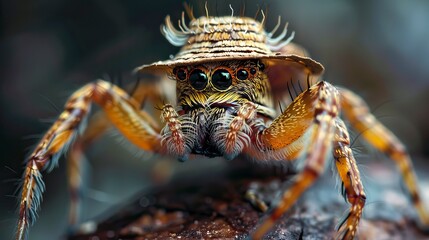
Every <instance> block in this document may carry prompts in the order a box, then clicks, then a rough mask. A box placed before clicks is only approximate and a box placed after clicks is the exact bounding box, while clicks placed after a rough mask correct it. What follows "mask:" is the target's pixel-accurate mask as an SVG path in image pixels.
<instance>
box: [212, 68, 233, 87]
mask: <svg viewBox="0 0 429 240" xmlns="http://www.w3.org/2000/svg"><path fill="white" fill-rule="evenodd" d="M212 84H213V86H214V87H215V88H217V89H219V90H225V89H227V88H229V86H231V84H232V77H231V74H230V73H229V72H228V71H227V70H225V69H219V70H216V71H215V72H214V73H213V75H212Z"/></svg>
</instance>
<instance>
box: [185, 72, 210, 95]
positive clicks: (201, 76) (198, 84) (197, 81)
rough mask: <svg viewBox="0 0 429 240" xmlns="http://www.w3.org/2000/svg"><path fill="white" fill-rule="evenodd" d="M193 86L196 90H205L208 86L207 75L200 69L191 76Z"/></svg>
mask: <svg viewBox="0 0 429 240" xmlns="http://www.w3.org/2000/svg"><path fill="white" fill-rule="evenodd" d="M189 81H190V82H191V86H192V87H193V88H195V89H196V90H203V89H204V88H206V86H207V81H208V80H207V75H206V74H205V73H204V72H203V71H202V70H200V69H195V70H194V71H192V72H191V74H190V75H189Z"/></svg>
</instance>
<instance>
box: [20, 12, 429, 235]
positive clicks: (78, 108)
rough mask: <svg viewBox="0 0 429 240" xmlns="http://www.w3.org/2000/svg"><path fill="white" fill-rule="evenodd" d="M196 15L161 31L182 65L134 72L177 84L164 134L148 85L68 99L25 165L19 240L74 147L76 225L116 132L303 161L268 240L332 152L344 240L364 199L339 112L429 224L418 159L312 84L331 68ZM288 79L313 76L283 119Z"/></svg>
mask: <svg viewBox="0 0 429 240" xmlns="http://www.w3.org/2000/svg"><path fill="white" fill-rule="evenodd" d="M191 18H192V19H191V21H190V23H189V25H186V24H185V20H184V17H182V21H181V22H180V21H179V29H180V30H178V29H176V28H175V27H173V24H172V23H171V21H170V18H169V17H167V18H166V25H165V26H163V28H162V32H163V34H164V35H165V37H166V38H167V39H168V40H169V42H170V43H172V44H174V45H175V46H182V49H181V50H180V52H179V53H178V54H177V55H176V56H175V58H173V59H171V60H167V61H161V62H156V63H153V64H151V65H143V66H141V67H139V68H137V69H136V71H137V72H155V73H162V74H166V75H167V76H168V77H169V78H170V79H172V80H173V81H174V82H175V84H176V99H177V101H176V102H177V105H176V106H174V105H172V104H165V105H164V106H163V107H162V108H161V111H162V113H161V119H162V120H163V121H164V122H165V125H164V126H163V127H159V126H158V124H157V123H156V121H154V120H153V119H152V118H151V117H150V116H149V115H148V114H147V113H146V112H145V111H144V110H142V105H143V102H144V100H146V99H157V98H161V96H162V95H163V93H162V92H161V90H160V89H159V88H157V87H155V86H151V85H144V84H141V85H139V86H138V87H137V88H136V89H134V91H133V92H132V93H131V94H128V93H127V92H126V91H124V90H122V89H121V88H119V87H117V86H115V85H113V84H111V83H108V82H106V81H103V80H98V81H96V82H94V83H89V84H87V85H85V86H83V87H82V88H80V89H79V90H77V91H76V92H74V93H73V94H72V96H71V97H70V98H69V100H68V101H67V103H66V105H65V110H64V112H63V113H61V115H60V116H59V118H58V120H57V121H56V122H55V123H54V124H53V126H52V127H51V128H50V129H49V130H48V132H47V133H46V134H45V135H44V137H43V138H42V140H41V141H40V142H39V144H38V145H37V147H36V149H35V150H34V151H33V152H32V154H31V155H30V157H29V159H28V161H27V163H26V164H27V165H26V166H27V167H26V169H25V173H24V177H23V187H22V192H21V201H20V208H19V221H18V230H17V235H16V238H17V239H23V238H25V233H26V229H27V228H28V226H29V225H30V224H31V223H32V222H33V221H34V218H35V211H36V210H37V209H38V207H39V204H40V200H41V193H42V192H43V191H44V184H43V181H42V180H41V171H42V170H48V171H49V170H51V169H52V168H53V166H55V165H56V163H57V161H58V157H59V155H60V153H61V152H63V151H64V150H66V148H68V146H71V147H70V154H69V158H68V160H69V161H68V162H69V164H70V165H72V166H74V167H73V168H71V171H70V174H69V183H70V189H71V191H72V197H73V199H72V207H71V218H70V222H71V223H75V222H76V214H75V210H76V202H77V194H76V192H77V191H78V188H79V185H80V178H79V177H77V176H78V174H79V173H78V172H79V171H78V170H79V167H80V164H79V163H80V157H81V151H82V148H83V146H85V145H86V143H88V142H89V141H91V140H92V139H93V138H95V137H96V136H98V135H100V133H101V132H103V131H104V130H105V129H106V128H107V126H109V125H113V126H115V127H116V128H117V129H118V130H119V131H120V133H122V134H123V135H124V137H125V138H127V139H128V140H129V141H130V142H131V143H133V144H134V145H136V146H138V147H139V148H141V149H143V150H145V151H149V152H154V153H157V154H163V155H169V156H173V157H176V158H178V159H179V160H182V161H183V160H186V159H187V157H188V156H189V155H190V154H199V155H205V156H207V157H215V156H223V157H225V158H227V159H233V158H235V157H236V156H238V155H240V154H241V155H246V156H248V157H250V158H253V159H256V160H257V161H268V160H277V161H291V160H294V159H296V158H298V157H299V156H301V157H302V158H303V160H304V167H303V168H302V170H301V171H300V173H299V174H298V175H297V176H296V178H295V179H294V180H293V184H292V185H291V187H290V188H289V189H287V190H286V191H285V192H284V194H283V196H282V200H281V201H280V204H279V205H278V206H277V207H276V208H275V209H274V210H273V213H272V214H271V215H270V217H269V218H267V219H266V220H265V221H264V222H263V223H262V224H261V225H260V226H257V227H256V230H255V232H254V233H253V234H252V237H254V238H261V237H262V236H263V235H264V234H265V233H266V232H267V231H269V230H270V228H271V227H272V226H273V225H274V224H275V222H276V220H277V219H278V218H280V217H281V216H282V214H283V213H284V212H286V211H287V210H288V209H289V208H290V207H291V205H292V204H294V202H295V201H296V200H297V199H298V198H299V196H300V195H301V193H302V192H303V191H305V190H306V189H307V188H308V187H309V186H310V185H311V184H312V183H313V182H314V181H315V180H316V179H317V178H318V177H319V176H320V175H321V174H322V173H323V171H324V169H325V167H324V166H325V165H326V162H327V161H326V156H327V154H328V153H329V152H332V154H333V156H334V161H335V165H336V168H337V170H338V175H339V177H340V179H341V181H342V184H343V186H344V194H345V195H346V196H345V197H346V199H347V200H348V202H349V203H350V204H351V208H350V210H349V214H348V215H347V218H345V220H344V222H342V223H341V224H340V228H339V231H338V236H337V238H340V239H352V238H353V237H354V236H355V234H356V231H357V227H358V223H359V220H360V217H361V214H362V210H363V207H364V205H365V199H366V197H365V193H364V188H363V186H362V183H361V181H360V175H359V171H358V168H357V166H356V162H355V159H354V157H353V153H352V150H351V148H350V138H349V134H348V131H347V129H346V127H345V125H344V123H343V121H342V120H341V119H340V109H342V111H343V113H344V115H345V117H346V118H348V119H349V120H350V123H351V125H352V127H354V128H356V129H357V130H358V131H360V132H362V136H363V137H364V138H365V139H366V140H367V141H368V142H369V143H370V144H372V145H373V146H374V147H375V148H377V149H378V150H380V151H381V152H383V153H385V154H387V155H388V156H389V157H390V158H391V159H393V160H394V161H395V163H396V164H397V165H398V167H399V170H400V172H401V174H402V176H403V178H404V182H405V186H406V187H407V189H408V191H409V192H410V194H411V196H412V198H411V199H412V202H413V204H414V206H415V207H416V209H417V211H418V214H419V217H420V220H421V221H422V222H423V223H424V224H426V225H429V214H428V212H427V211H426V209H425V208H424V206H423V204H422V200H421V197H420V194H419V192H418V188H417V181H416V177H415V175H414V171H413V169H412V165H411V160H410V157H409V155H408V154H407V153H406V151H405V148H404V147H403V145H402V144H401V143H400V141H399V140H398V139H397V138H396V137H395V136H394V135H393V134H392V133H391V132H390V131H389V130H387V129H386V128H385V127H384V126H383V125H382V124H381V123H380V122H378V121H377V120H376V119H375V118H374V117H373V116H372V115H371V114H370V112H369V110H368V108H367V106H366V104H365V103H364V102H363V100H362V99H361V98H359V97H358V96H357V95H355V94H354V93H352V92H350V91H348V90H346V89H339V88H336V87H334V86H332V85H331V84H329V83H327V82H325V81H318V82H316V83H314V84H312V82H313V81H311V80H310V79H313V80H314V79H315V78H317V77H318V76H320V75H321V73H322V72H323V67H322V65H321V64H320V63H318V62H316V61H314V60H312V59H311V58H308V57H306V56H300V55H295V54H293V53H295V52H296V51H293V50H291V48H290V46H291V43H290V41H291V40H292V37H289V38H288V39H286V40H284V38H285V36H286V27H285V28H284V31H283V32H282V33H281V34H280V35H279V36H278V37H273V35H274V34H275V30H274V31H273V32H270V33H268V32H266V31H265V30H264V20H263V21H262V22H258V21H256V20H254V19H251V18H245V17H234V16H229V17H209V16H208V15H207V16H205V17H200V18H198V19H196V18H193V17H192V15H191ZM278 26H279V25H278ZM278 26H277V27H276V29H277V28H278ZM288 47H289V48H288ZM291 72H295V73H297V74H298V76H301V77H304V78H306V79H307V86H304V88H305V89H302V92H301V93H300V94H299V95H297V96H296V97H295V98H294V99H292V101H291V103H290V104H289V105H288V106H287V108H285V109H284V111H283V110H281V111H278V109H276V108H275V107H274V103H275V102H277V101H279V100H281V99H283V97H285V96H289V95H290V93H289V92H290V91H288V89H289V85H288V84H289V83H288V81H289V80H290V79H289V76H288V73H291ZM173 81H172V83H174V82H173ZM300 88H302V86H300ZM92 103H96V104H98V105H99V106H100V107H101V109H102V112H101V113H97V114H95V115H94V116H93V117H92V119H91V120H90V122H89V124H88V128H87V130H86V131H85V132H84V134H83V135H82V136H79V137H78V138H77V140H76V141H74V142H73V139H74V137H75V136H76V133H77V132H78V128H79V126H80V125H81V122H82V121H83V119H85V117H86V116H87V115H88V112H89V111H90V107H91V104H92ZM70 144H71V145H70Z"/></svg>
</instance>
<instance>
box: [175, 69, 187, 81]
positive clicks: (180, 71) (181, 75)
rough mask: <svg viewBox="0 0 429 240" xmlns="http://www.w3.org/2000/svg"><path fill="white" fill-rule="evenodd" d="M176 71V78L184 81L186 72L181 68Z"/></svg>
mask: <svg viewBox="0 0 429 240" xmlns="http://www.w3.org/2000/svg"><path fill="white" fill-rule="evenodd" d="M175 71H176V77H177V79H179V80H185V79H186V71H185V70H184V69H182V68H179V69H175Z"/></svg>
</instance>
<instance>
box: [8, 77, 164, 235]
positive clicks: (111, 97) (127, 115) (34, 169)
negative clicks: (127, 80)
mask: <svg viewBox="0 0 429 240" xmlns="http://www.w3.org/2000/svg"><path fill="white" fill-rule="evenodd" d="M92 102H95V103H97V104H98V105H100V107H101V108H102V109H103V110H104V113H105V114H106V116H107V118H108V119H109V120H110V121H111V122H112V123H113V125H114V126H115V127H116V128H118V130H119V131H120V132H121V133H122V134H123V135H124V136H125V137H126V138H127V139H128V140H130V141H131V142H132V143H134V144H135V145H137V146H138V147H140V148H142V149H144V150H147V151H154V152H156V151H159V150H160V135H159V133H158V132H156V131H155V130H154V129H153V128H152V127H151V126H150V124H148V123H147V121H146V119H145V118H146V117H145V115H144V114H141V113H140V110H139V108H138V103H136V102H135V101H134V100H133V99H132V98H130V97H129V96H128V94H127V93H126V92H125V91H123V90H122V89H120V88H118V87H116V86H114V85H112V84H110V83H108V82H105V81H102V80H98V81H97V82H95V83H90V84H87V85H85V86H83V87H82V88H80V89H79V90H77V91H76V92H74V93H73V94H72V96H71V97H70V98H69V100H68V101H67V103H66V105H65V110H64V111H63V112H62V113H61V115H60V116H59V118H58V119H57V120H56V121H55V123H54V124H53V125H52V127H51V128H50V129H49V130H48V132H47V133H46V134H45V135H44V136H43V138H42V139H41V140H40V142H39V144H38V145H37V146H36V148H35V150H34V151H33V152H32V153H31V155H30V156H29V158H28V160H27V163H26V168H25V171H24V176H23V185H22V190H21V200H20V203H19V219H18V226H17V232H16V239H24V238H26V232H27V228H28V226H29V225H31V224H32V223H33V222H34V220H35V217H36V214H37V209H38V207H39V205H40V202H41V198H42V193H43V191H44V189H45V185H44V183H43V180H42V174H41V171H43V170H47V171H50V170H52V168H53V167H55V166H56V165H57V163H58V158H59V156H60V154H61V153H62V152H63V151H65V150H67V148H68V145H69V144H70V143H71V142H72V140H73V137H74V136H75V135H76V133H77V128H78V127H79V125H80V123H81V122H82V120H83V119H84V118H85V117H86V116H87V114H88V112H89V111H90V106H91V103H92Z"/></svg>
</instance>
